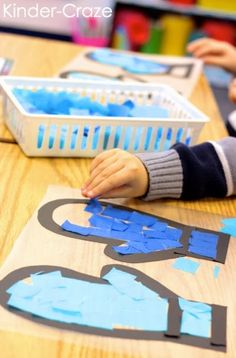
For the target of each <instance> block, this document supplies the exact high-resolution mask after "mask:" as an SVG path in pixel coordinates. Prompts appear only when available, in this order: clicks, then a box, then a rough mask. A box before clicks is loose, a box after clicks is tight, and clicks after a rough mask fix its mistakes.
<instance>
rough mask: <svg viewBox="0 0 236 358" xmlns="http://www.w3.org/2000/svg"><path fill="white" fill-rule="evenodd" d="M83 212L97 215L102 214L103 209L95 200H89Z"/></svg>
mask: <svg viewBox="0 0 236 358" xmlns="http://www.w3.org/2000/svg"><path fill="white" fill-rule="evenodd" d="M84 210H85V211H87V212H89V213H93V214H99V213H101V212H102V210H103V207H102V205H101V204H100V203H99V201H98V200H97V199H91V200H90V201H89V203H88V204H87V206H86V207H85V209H84Z"/></svg>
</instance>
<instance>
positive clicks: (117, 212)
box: [102, 205, 132, 220]
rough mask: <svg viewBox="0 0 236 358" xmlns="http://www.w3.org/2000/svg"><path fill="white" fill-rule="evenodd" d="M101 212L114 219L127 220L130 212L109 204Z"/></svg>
mask: <svg viewBox="0 0 236 358" xmlns="http://www.w3.org/2000/svg"><path fill="white" fill-rule="evenodd" d="M102 214H103V215H105V216H110V217H112V218H115V219H120V220H129V218H130V216H131V214H132V212H131V211H128V210H122V209H117V208H114V207H113V206H111V205H107V207H106V208H105V209H104V211H103V213H102Z"/></svg>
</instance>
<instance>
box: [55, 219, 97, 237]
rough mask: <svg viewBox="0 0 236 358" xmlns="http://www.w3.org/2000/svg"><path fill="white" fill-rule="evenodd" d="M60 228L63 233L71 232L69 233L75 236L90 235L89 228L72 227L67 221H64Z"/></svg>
mask: <svg viewBox="0 0 236 358" xmlns="http://www.w3.org/2000/svg"><path fill="white" fill-rule="evenodd" d="M61 227H62V229H63V230H65V231H71V232H74V233H76V234H80V235H83V236H88V235H89V234H90V233H91V228H90V227H84V226H79V225H74V224H72V223H70V222H69V221H68V220H66V221H65V222H64V223H63V224H62V225H61Z"/></svg>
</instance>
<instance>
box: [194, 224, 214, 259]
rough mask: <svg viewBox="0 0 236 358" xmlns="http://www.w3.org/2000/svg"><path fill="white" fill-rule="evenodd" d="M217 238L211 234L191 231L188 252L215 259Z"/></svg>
mask: <svg viewBox="0 0 236 358" xmlns="http://www.w3.org/2000/svg"><path fill="white" fill-rule="evenodd" d="M218 240H219V236H218V235H216V234H212V233H207V232H202V231H199V230H193V231H192V233H191V237H190V239H189V247H188V251H189V252H191V253H193V254H196V255H201V256H206V257H209V258H212V259H215V258H216V256H217V244H218Z"/></svg>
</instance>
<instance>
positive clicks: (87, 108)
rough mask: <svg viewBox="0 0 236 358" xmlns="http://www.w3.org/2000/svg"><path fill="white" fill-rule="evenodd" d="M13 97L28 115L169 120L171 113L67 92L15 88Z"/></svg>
mask: <svg viewBox="0 0 236 358" xmlns="http://www.w3.org/2000/svg"><path fill="white" fill-rule="evenodd" d="M13 94H14V95H15V97H16V98H17V100H18V101H19V103H20V104H21V105H22V107H23V108H24V110H25V111H26V112H29V113H32V114H49V115H71V116H106V117H142V118H168V111H167V109H165V108H161V107H159V106H157V105H142V106H141V105H136V104H135V103H134V102H133V101H131V100H127V101H125V102H124V103H123V104H116V103H107V104H104V105H103V104H101V103H100V102H97V101H94V100H92V99H91V98H89V97H82V96H80V95H79V94H78V93H70V92H66V91H59V92H52V91H48V90H46V89H38V90H35V91H32V90H28V89H21V88H14V89H13Z"/></svg>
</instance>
